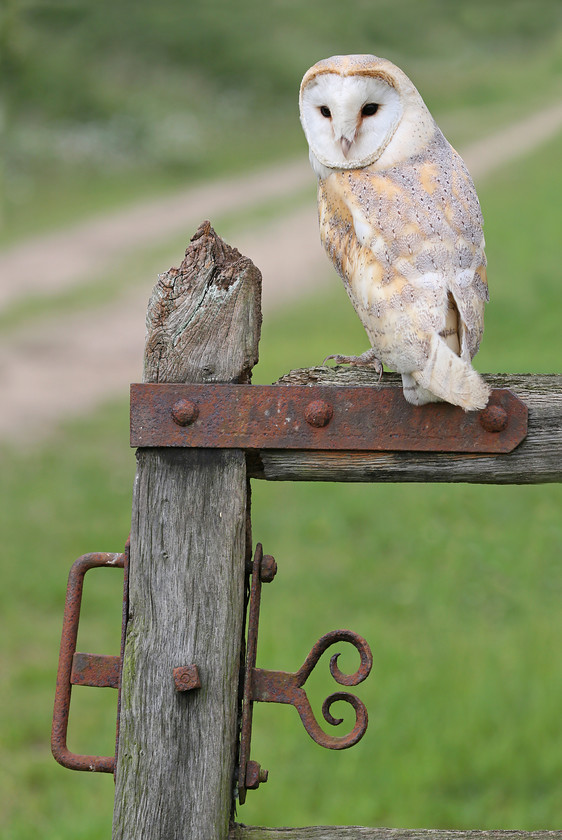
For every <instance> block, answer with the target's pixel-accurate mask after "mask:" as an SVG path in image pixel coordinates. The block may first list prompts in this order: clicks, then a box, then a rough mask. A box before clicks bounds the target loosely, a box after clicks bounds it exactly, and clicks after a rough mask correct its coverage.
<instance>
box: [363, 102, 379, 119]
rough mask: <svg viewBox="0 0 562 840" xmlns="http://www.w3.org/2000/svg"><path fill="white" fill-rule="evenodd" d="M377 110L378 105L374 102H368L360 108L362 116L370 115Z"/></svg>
mask: <svg viewBox="0 0 562 840" xmlns="http://www.w3.org/2000/svg"><path fill="white" fill-rule="evenodd" d="M378 110H379V106H378V105H377V104H376V103H375V102H368V103H367V104H366V105H363V107H362V108H361V116H362V117H372V116H373V114H376V113H377V111H378Z"/></svg>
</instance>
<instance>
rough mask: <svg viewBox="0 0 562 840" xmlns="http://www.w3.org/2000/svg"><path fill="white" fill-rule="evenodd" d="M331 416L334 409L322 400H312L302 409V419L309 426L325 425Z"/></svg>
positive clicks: (318, 426) (321, 426) (320, 427)
mask: <svg viewBox="0 0 562 840" xmlns="http://www.w3.org/2000/svg"><path fill="white" fill-rule="evenodd" d="M333 416H334V409H333V408H332V406H331V405H330V403H327V402H325V401H324V400H313V401H312V402H309V404H308V405H307V407H306V408H305V410H304V419H305V420H306V422H307V423H308V424H309V426H314V427H315V428H316V429H322V428H323V427H324V426H327V425H328V423H329V422H330V420H331V419H332V417H333Z"/></svg>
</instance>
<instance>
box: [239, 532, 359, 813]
mask: <svg viewBox="0 0 562 840" xmlns="http://www.w3.org/2000/svg"><path fill="white" fill-rule="evenodd" d="M266 560H267V561H269V562H268V563H267V567H266V568H264V565H265V561H266ZM272 561H273V558H271V557H264V555H263V549H262V546H261V543H258V545H257V546H256V552H255V555H254V561H253V564H252V573H251V574H252V585H251V590H250V604H249V614H248V644H247V654H246V666H245V672H244V697H243V703H242V727H241V737H240V756H239V772H238V799H239V801H240V803H241V804H243V803H244V802H245V800H246V790H248V789H253V788H256V787H257V786H258V783H259V780H258V781H257V782H256V780H255V779H254V776H256V772H257V770H256V768H257V769H258V770H259V769H260V768H259V765H258V764H257V763H256V762H254V761H250V745H251V738H252V716H253V704H254V703H255V702H265V703H289V704H291V705H292V706H294V707H295V708H296V710H297V711H298V713H299V715H300V718H301V721H302V723H303V725H304V727H305V729H306V731H307V732H308V734H309V735H310V737H311V738H312V739H313V740H314V741H316V743H317V744H319V745H320V746H322V747H326V748H327V749H331V750H344V749H347V748H348V747H352V746H353V745H354V744H357V742H358V741H360V740H361V738H362V737H363V735H364V734H365V732H366V729H367V724H368V715H367V709H366V708H365V705H364V704H363V703H362V701H361V700H360V699H359V698H358V697H356V696H355V695H353V694H350V693H349V692H347V691H338V692H334V693H333V694H331V695H330V696H329V697H327V698H326V699H325V700H324V703H323V704H322V714H323V716H324V720H325V721H327V723H329V724H331V725H332V726H338V725H339V724H340V723H342V718H334V717H333V716H332V714H331V713H330V707H331V706H332V704H333V703H335V702H336V701H338V700H343V701H344V702H346V703H349V704H350V705H351V706H352V707H353V709H354V710H355V725H354V727H353V729H352V731H351V732H350V733H349V734H348V735H344V736H341V737H337V736H334V735H328V734H327V733H326V732H324V731H323V730H322V729H321V728H320V726H319V724H318V722H317V720H316V718H315V716H314V713H313V711H312V707H311V705H310V702H309V700H308V697H307V695H306V692H305V690H304V688H303V685H304V684H305V682H306V680H307V679H308V677H309V676H310V673H311V672H312V670H313V668H314V667H315V666H316V664H317V662H318V660H319V659H320V657H321V656H322V654H323V653H324V652H325V651H326V650H327V649H328V648H329V647H331V646H332V645H333V644H336V643H337V642H349V643H350V644H352V645H353V646H354V647H355V648H356V649H357V651H358V653H359V656H360V659H361V662H360V666H359V668H358V669H357V671H356V672H355V673H353V674H344V673H343V672H342V671H340V669H339V668H338V665H337V660H338V657H339V653H336V654H334V655H333V656H332V657H331V659H330V673H331V674H332V676H333V678H334V679H335V681H336V682H337V683H339V684H340V685H346V686H354V685H358V684H359V683H360V682H362V681H363V680H364V679H366V678H367V677H368V676H369V673H370V672H371V668H372V665H373V656H372V653H371V650H370V648H369V645H368V644H367V642H366V641H365V639H363V638H362V637H361V636H358V635H357V633H353V632H352V631H351V630H333V631H331V632H330V633H326V634H325V635H324V636H322V638H321V639H319V640H318V641H317V642H316V644H315V645H314V647H313V648H312V650H311V651H310V653H309V655H308V656H307V658H306V660H305V662H304V663H303V665H302V666H301V668H299V670H298V671H296V672H295V673H288V672H286V671H267V670H265V669H263V668H256V667H255V664H256V653H257V638H258V625H259V611H260V602H261V584H262V581H270V580H272V579H273V576H272V575H271V574H270V573H269V569H270V568H271V565H272ZM273 563H274V561H273ZM264 572H265V573H264ZM265 778H267V775H266V774H265Z"/></svg>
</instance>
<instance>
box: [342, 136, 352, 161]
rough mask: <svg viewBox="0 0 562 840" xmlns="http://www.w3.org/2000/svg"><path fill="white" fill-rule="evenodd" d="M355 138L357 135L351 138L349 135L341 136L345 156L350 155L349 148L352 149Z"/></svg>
mask: <svg viewBox="0 0 562 840" xmlns="http://www.w3.org/2000/svg"><path fill="white" fill-rule="evenodd" d="M354 140H355V137H353V138H352V139H351V140H348V139H347V137H342V138H341V140H340V143H341V148H342V152H343V156H344V157H345V158H346V157H347V156H348V154H349V150H350V149H351V147H352V145H353V141H354Z"/></svg>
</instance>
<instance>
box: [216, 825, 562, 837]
mask: <svg viewBox="0 0 562 840" xmlns="http://www.w3.org/2000/svg"><path fill="white" fill-rule="evenodd" d="M561 837H562V831H498V830H495V831H440V830H437V829H423V830H419V829H416V830H404V829H398V828H362V827H360V826H355V825H351V826H322V825H317V826H311V827H308V828H259V827H257V826H246V825H235V826H233V828H232V829H231V831H230V834H229V835H228V838H229V840H560V838H561Z"/></svg>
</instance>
